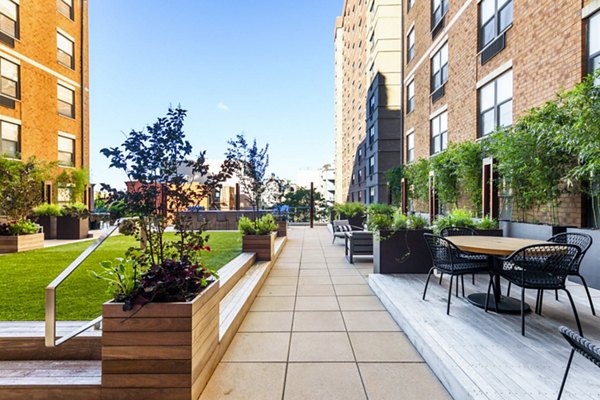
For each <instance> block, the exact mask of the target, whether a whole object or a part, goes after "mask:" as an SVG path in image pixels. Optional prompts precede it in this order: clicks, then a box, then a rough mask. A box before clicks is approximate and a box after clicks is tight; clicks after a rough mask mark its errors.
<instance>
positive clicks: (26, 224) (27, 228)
mask: <svg viewBox="0 0 600 400" xmlns="http://www.w3.org/2000/svg"><path fill="white" fill-rule="evenodd" d="M39 231H40V227H39V225H37V224H36V223H35V222H32V221H29V220H26V219H24V220H20V221H16V222H12V223H8V224H0V236H20V235H32V234H34V233H38V232H39Z"/></svg>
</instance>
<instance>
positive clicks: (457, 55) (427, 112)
mask: <svg viewBox="0 0 600 400" xmlns="http://www.w3.org/2000/svg"><path fill="white" fill-rule="evenodd" d="M403 12H404V27H405V28H404V35H403V36H404V72H405V75H404V85H405V90H404V93H405V98H404V103H405V107H404V113H405V115H404V135H405V139H404V142H405V146H404V159H405V161H406V162H407V163H410V162H412V161H414V160H416V159H419V158H422V157H430V156H433V155H435V154H437V153H439V152H441V151H444V150H445V149H446V148H447V147H448V144H449V143H451V142H461V141H465V140H479V139H481V140H485V139H484V138H485V137H486V135H488V134H490V133H491V132H492V131H493V130H494V129H495V128H496V127H497V126H509V125H511V124H512V123H513V121H514V120H515V119H516V118H518V117H519V116H521V115H523V114H524V113H525V112H526V111H527V110H529V109H530V108H532V107H535V106H539V105H541V104H543V103H544V102H545V101H547V100H549V99H551V98H553V97H554V96H555V95H556V93H557V92H558V91H559V90H560V89H561V88H565V89H570V88H572V87H573V86H574V85H575V84H577V83H578V82H580V81H581V79H582V77H583V76H584V75H585V74H587V73H588V72H591V71H592V70H593V68H595V67H598V65H599V64H600V1H598V0H583V1H552V0H539V1H515V0H481V1H475V0H461V1H458V0H409V1H407V3H406V4H405V7H404V11H403ZM487 192H490V193H491V191H487ZM490 202H493V201H492V200H491V199H485V202H484V203H485V204H486V205H487V204H490ZM586 207H587V206H586V201H585V199H582V198H580V197H579V196H571V197H568V198H565V199H564V201H563V206H562V207H561V208H560V221H561V223H563V224H567V225H577V226H581V225H585V224H586V222H585V214H586V211H587V210H586ZM416 211H424V212H427V211H428V210H416Z"/></svg>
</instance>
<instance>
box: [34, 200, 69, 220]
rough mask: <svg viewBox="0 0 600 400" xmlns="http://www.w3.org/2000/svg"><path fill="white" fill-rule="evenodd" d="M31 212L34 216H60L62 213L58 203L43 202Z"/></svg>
mask: <svg viewBox="0 0 600 400" xmlns="http://www.w3.org/2000/svg"><path fill="white" fill-rule="evenodd" d="M32 212H33V215H35V216H36V217H60V216H61V215H62V212H61V209H60V206H59V205H58V204H48V203H43V204H40V205H39V206H37V207H35V208H34V209H33V210H32Z"/></svg>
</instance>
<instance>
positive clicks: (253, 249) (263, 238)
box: [238, 214, 278, 261]
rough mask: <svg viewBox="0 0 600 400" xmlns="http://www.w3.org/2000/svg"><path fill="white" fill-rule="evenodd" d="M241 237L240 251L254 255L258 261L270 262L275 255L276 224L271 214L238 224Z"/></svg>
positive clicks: (241, 220)
mask: <svg viewBox="0 0 600 400" xmlns="http://www.w3.org/2000/svg"><path fill="white" fill-rule="evenodd" d="M238 227H239V230H240V232H241V233H242V234H243V236H242V251H243V252H248V253H256V259H257V260H258V261H270V260H271V259H272V257H273V254H275V238H276V237H277V228H278V226H277V223H276V222H275V218H274V217H273V216H272V215H271V214H265V215H263V216H262V217H261V218H258V219H256V220H255V221H252V220H250V219H249V218H247V217H242V218H240V221H239V223H238Z"/></svg>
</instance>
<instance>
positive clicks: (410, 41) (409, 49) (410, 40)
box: [406, 27, 415, 63]
mask: <svg viewBox="0 0 600 400" xmlns="http://www.w3.org/2000/svg"><path fill="white" fill-rule="evenodd" d="M413 58H415V28H414V27H412V29H411V30H410V31H409V32H408V36H407V38H406V62H407V63H408V62H411V60H412V59H413Z"/></svg>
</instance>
